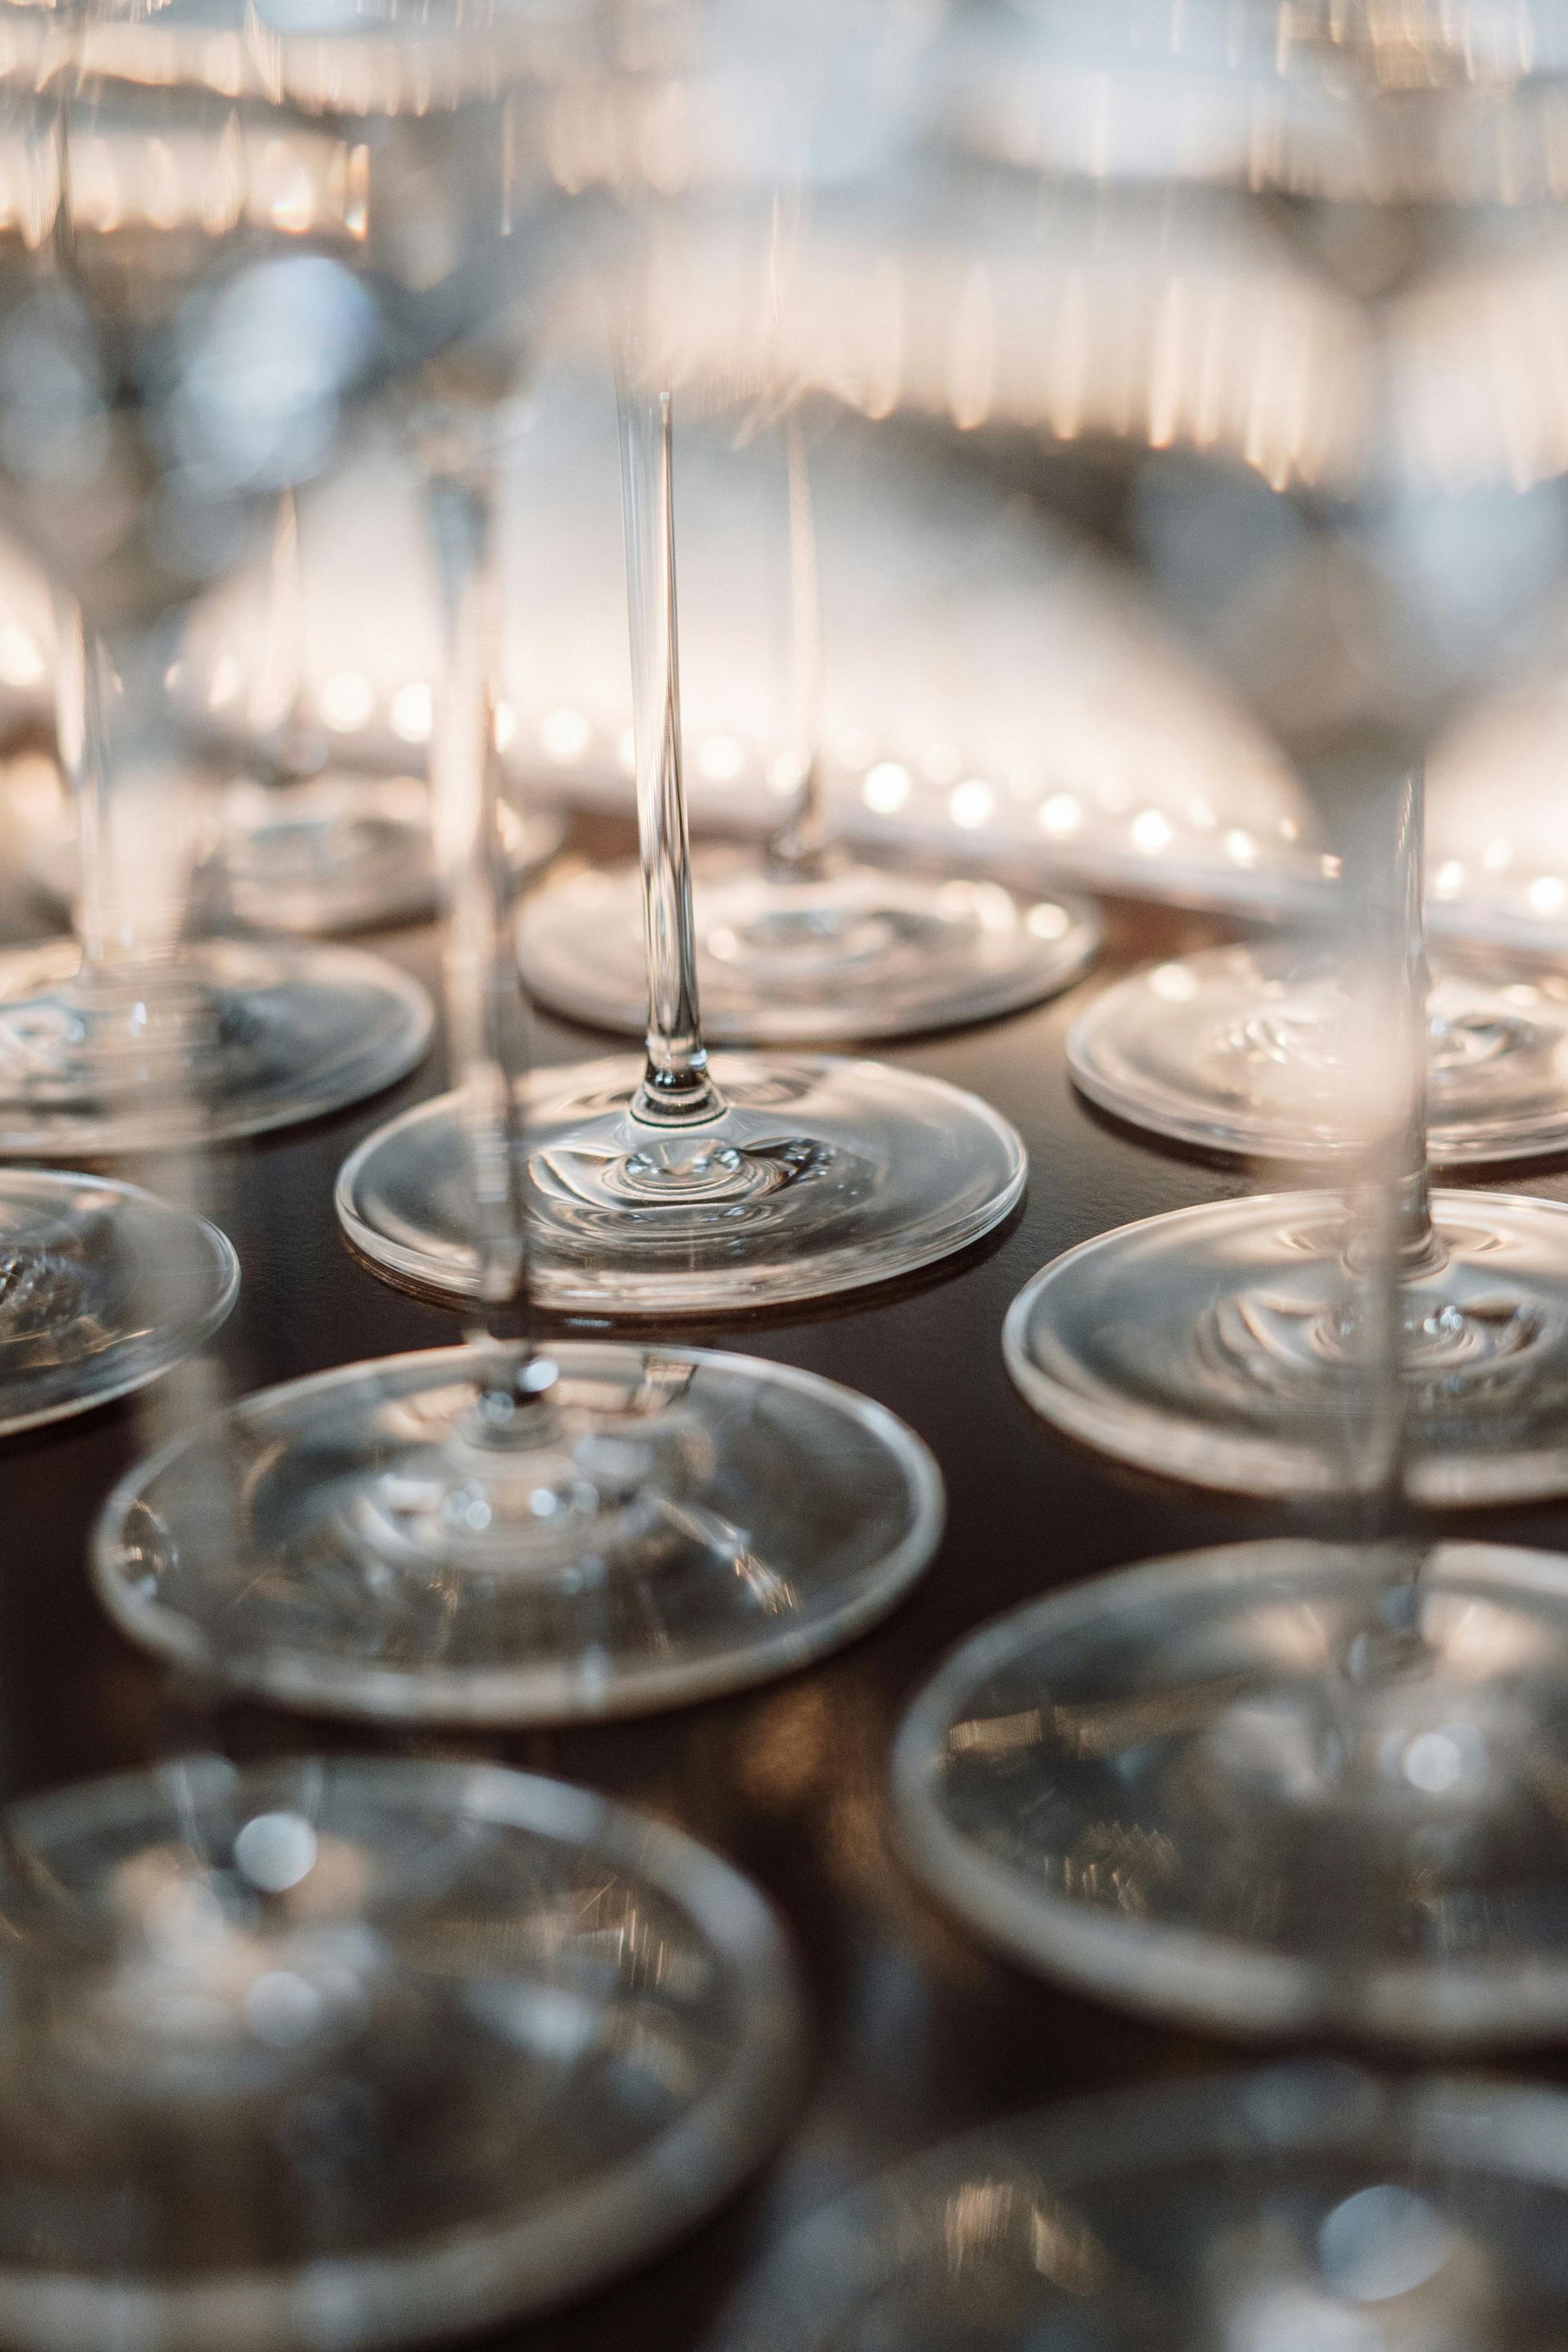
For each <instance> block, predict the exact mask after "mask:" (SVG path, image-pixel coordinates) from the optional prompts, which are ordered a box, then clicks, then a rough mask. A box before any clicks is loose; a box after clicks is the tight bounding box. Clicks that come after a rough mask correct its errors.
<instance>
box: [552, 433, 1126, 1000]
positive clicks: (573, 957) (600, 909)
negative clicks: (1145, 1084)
mask: <svg viewBox="0 0 1568 2352" xmlns="http://www.w3.org/2000/svg"><path fill="white" fill-rule="evenodd" d="M782 431H783V438H784V452H785V463H786V467H787V475H788V517H789V525H788V531H789V559H788V560H789V583H790V597H789V603H790V615H791V628H790V646H791V655H790V660H791V692H790V704H791V709H790V713H789V724H788V736H787V740H786V741H785V742H784V746H783V748H782V749H781V751H779V752H777V753H776V754H775V757H774V760H773V775H772V776H771V777H770V781H771V782H775V781H782V782H783V783H784V786H785V787H786V789H787V790H788V793H789V800H788V804H787V806H786V808H785V812H784V815H783V816H782V817H781V818H780V820H779V821H778V823H777V824H776V825H775V826H774V827H773V830H772V831H771V833H770V835H769V836H768V839H767V841H766V843H765V845H763V848H762V849H761V851H755V850H742V849H730V850H723V849H715V850H710V851H708V852H706V853H701V852H700V853H699V854H698V856H696V858H695V859H694V861H693V873H692V925H693V944H694V951H695V958H696V975H697V982H698V986H699V988H700V993H701V1000H702V1019H703V1026H704V1028H705V1030H706V1032H707V1034H709V1035H710V1037H714V1038H718V1039H720V1040H721V1041H723V1042H725V1043H728V1044H742V1045H754V1044H759V1043H763V1042H766V1041H768V1040H771V1039H775V1038H780V1039H782V1038H789V1039H816V1040H819V1041H832V1040H836V1039H847V1038H870V1037H893V1036H899V1035H903V1034H911V1033H916V1032H919V1031H921V1030H928V1029H940V1028H944V1027H948V1026H952V1025H954V1024H959V1023H962V1022H966V1021H978V1020H984V1019H986V1018H988V1017H991V1016H994V1015H995V1014H998V1013H1009V1012H1014V1011H1016V1010H1017V1009H1018V1008H1019V1007H1020V1006H1021V1005H1025V1004H1029V1003H1034V1002H1035V1001H1036V1000H1037V999H1038V998H1040V997H1042V996H1048V995H1050V994H1052V993H1054V992H1056V991H1057V990H1058V989H1062V988H1065V987H1067V986H1068V984H1069V983H1070V982H1072V981H1074V980H1076V979H1077V978H1078V977H1079V973H1080V972H1081V971H1083V969H1084V967H1085V965H1086V964H1087V963H1088V961H1089V959H1090V957H1091V956H1092V955H1093V953H1094V950H1095V949H1096V947H1097V945H1098V944H1099V938H1100V929H1099V924H1098V921H1097V919H1096V918H1095V916H1094V914H1093V912H1092V910H1091V909H1090V908H1089V907H1088V906H1086V905H1085V904H1084V903H1083V902H1082V901H1081V900H1078V899H1061V898H1051V897H1047V898H1040V897H1039V896H1038V895H1037V894H1034V895H1028V894H1023V893H1018V892H1014V891H1009V890H1006V889H1005V888H1004V887H1002V886H1000V885H993V886H991V887H988V888H987V889H986V890H985V891H984V892H970V893H965V891H964V890H963V887H962V886H961V887H958V888H954V887H953V883H952V877H951V876H948V875H944V874H941V873H935V874H933V873H931V872H930V871H922V870H921V869H920V868H919V867H917V866H908V867H906V868H905V869H904V870H902V871H900V870H899V869H898V868H896V867H893V866H888V865H885V864H884V865H878V864H875V863H873V862H872V861H870V860H869V859H868V858H866V857H864V856H858V855H856V854H853V853H852V852H850V851H849V850H847V848H846V847H845V846H844V845H842V844H841V843H839V842H837V840H836V839H835V838H834V835H833V831H832V826H831V822H830V816H829V812H828V809H827V806H826V789H825V779H824V772H823V761H822V750H821V738H822V615H821V609H820V605H821V600H820V593H819V589H818V558H817V549H816V531H815V529H814V525H813V520H812V492H811V484H810V477H809V460H808V457H807V450H806V439H805V429H804V426H803V424H802V420H801V416H800V413H799V409H798V406H795V405H791V406H790V407H789V408H788V409H787V411H786V414H785V416H784V422H783V427H782ZM592 890H593V907H594V917H595V919H594V923H593V925H592V926H588V925H585V924H584V920H583V900H584V896H585V894H584V893H582V892H578V891H574V889H573V888H572V887H570V886H568V887H564V888H562V889H559V890H547V891H542V892H541V893H539V894H538V895H537V896H536V897H535V898H534V899H533V900H532V901H531V903H530V905H529V906H528V907H527V908H525V909H524V912H523V915H522V918H521V924H520V927H519V944H520V951H521V956H522V963H523V973H524V977H525V978H526V980H527V982H528V983H529V986H530V988H531V991H532V992H533V993H534V994H535V995H536V996H537V997H539V998H541V999H542V1000H543V1002H545V1003H549V1004H552V1005H553V1006H555V1007H556V1008H557V1009H558V1010H560V1011H562V1012H563V1013H570V1014H572V1015H574V1017H575V1018H577V1019H579V1020H584V1021H589V1022H592V1023H594V1024H596V1025H598V1026H600V1027H604V1028H611V1029H622V1030H632V1031H637V1030H640V1029H641V1028H642V1027H643V1025H644V1023H645V1019H646V1014H647V979H646V971H645V969H644V966H643V963H642V961H641V959H640V958H639V957H638V956H637V953H636V948H637V932H638V926H637V910H638V902H639V900H640V898H641V892H642V877H641V875H640V873H639V872H638V871H637V868H635V867H626V866H617V867H616V868H614V869H612V870H611V871H609V872H606V873H600V874H596V875H595V877H593V882H592Z"/></svg>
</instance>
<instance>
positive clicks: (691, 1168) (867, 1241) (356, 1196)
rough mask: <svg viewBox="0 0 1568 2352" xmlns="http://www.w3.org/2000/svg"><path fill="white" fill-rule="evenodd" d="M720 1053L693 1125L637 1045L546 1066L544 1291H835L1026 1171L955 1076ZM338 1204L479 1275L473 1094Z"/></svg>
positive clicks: (378, 1163)
mask: <svg viewBox="0 0 1568 2352" xmlns="http://www.w3.org/2000/svg"><path fill="white" fill-rule="evenodd" d="M642 1074H643V1066H642V1063H641V1061H640V1059H639V1060H635V1061H634V1060H631V1059H629V1058H628V1059H624V1060H616V1061H608V1062H591V1063H587V1064H577V1065H574V1066H571V1067H569V1068H565V1069H548V1070H542V1071H540V1072H538V1073H537V1074H536V1076H534V1077H532V1078H531V1080H530V1081H529V1083H528V1087H527V1090H526V1095H525V1103H526V1109H525V1114H524V1115H525V1118H526V1120H527V1127H528V1136H529V1144H530V1153H529V1183H528V1212H529V1252H530V1260H529V1262H530V1266H531V1276H532V1283H533V1289H534V1294H535V1296H536V1297H537V1298H538V1299H539V1301H540V1303H541V1305H542V1306H543V1307H548V1308H550V1309H552V1310H553V1311H557V1312H559V1311H571V1310H575V1309H584V1310H586V1311H588V1312H590V1313H598V1314H611V1315H614V1314H621V1315H649V1316H654V1315H657V1316H659V1317H670V1316H679V1315H712V1314H722V1313H726V1312H729V1311H731V1310H733V1309H737V1308H742V1307H768V1306H775V1305H779V1304H781V1303H783V1302H785V1301H788V1300H792V1299H800V1298H821V1297H827V1296H828V1295H830V1294H831V1293H833V1292H835V1291H841V1290H852V1289H857V1288H858V1287H859V1286H861V1285H862V1284H865V1283H870V1282H883V1281H886V1280H887V1279H888V1278H889V1276H893V1275H898V1274H909V1273H911V1272H913V1271H914V1269H915V1268H916V1267H918V1266H923V1265H931V1264H932V1263H933V1262H934V1261H935V1260H936V1259H938V1258H942V1257H946V1256H948V1255H950V1254H951V1253H952V1251H954V1250H959V1249H963V1247H964V1246H965V1245H966V1244H969V1243H971V1242H974V1241H978V1240H979V1239H980V1237H981V1235H982V1234H987V1233H989V1232H990V1231H991V1229H992V1227H993V1226H994V1225H996V1224H999V1223H1001V1221H1002V1219H1003V1218H1004V1217H1005V1215H1006V1213H1007V1212H1008V1210H1009V1209H1010V1208H1011V1207H1012V1206H1013V1203H1014V1202H1016V1200H1017V1198H1018V1196H1019V1194H1020V1192H1022V1191H1023V1189H1024V1170H1025V1155H1024V1147H1023V1144H1022V1143H1021V1142H1020V1140H1019V1139H1018V1136H1017V1134H1016V1131H1015V1130H1014V1129H1013V1128H1011V1127H1010V1126H1009V1125H1008V1123H1007V1121H1006V1120H1005V1119H1004V1118H1000V1117H998V1115H997V1113H996V1112H995V1111H994V1110H992V1109H991V1108H990V1107H989V1106H988V1105H987V1104H985V1103H983V1102H981V1101H980V1100H979V1099H978V1098H977V1097H975V1096H973V1095H967V1094H961V1093H960V1092H959V1090H958V1088H957V1087H949V1086H944V1085H942V1083H941V1081H940V1080H938V1079H935V1078H926V1077H921V1076H917V1075H916V1074H915V1072H914V1071H912V1070H901V1069H892V1068H889V1067H887V1066H884V1065H883V1064H881V1063H879V1062H851V1061H839V1060H834V1059H827V1058H816V1057H812V1058H808V1057H806V1056H804V1055H803V1056H800V1057H792V1058H789V1059H785V1058H784V1056H782V1055H781V1056H777V1057H767V1058H764V1057H763V1056H761V1055H742V1054H721V1055H717V1056H716V1057H715V1059H714V1061H713V1063H712V1074H713V1077H714V1080H715V1083H716V1084H717V1086H718V1087H719V1088H720V1091H721V1093H722V1095H723V1096H724V1097H725V1101H726V1103H727V1105H728V1108H726V1109H725V1110H724V1111H723V1112H722V1113H721V1115H720V1116H719V1117H717V1118H712V1119H710V1120H707V1121H705V1122H692V1123H690V1124H689V1125H685V1126H676V1125H674V1124H672V1123H670V1122H669V1121H668V1120H666V1121H662V1122H656V1121H653V1120H649V1119H646V1118H640V1117H639V1116H638V1115H637V1109H636V1107H635V1106H636V1103H637V1093H638V1088H639V1087H640V1085H641V1081H642ZM337 1205H338V1215H339V1217H340V1219H341V1220H342V1225H343V1228H344V1231H345V1232H346V1233H347V1234H348V1235H349V1238H350V1240H351V1241H353V1243H354V1244H355V1246H356V1247H357V1248H359V1249H361V1250H363V1252H364V1254H365V1255H366V1256H367V1257H369V1258H371V1259H372V1260H374V1263H375V1264H376V1265H378V1266H382V1267H384V1269H385V1270H386V1271H387V1272H388V1273H389V1274H391V1275H393V1276H395V1277H397V1278H398V1279H400V1280H403V1281H405V1282H409V1283H412V1284H414V1285H416V1286H418V1287H421V1288H429V1289H434V1290H438V1291H445V1292H453V1293H457V1294H458V1295H459V1296H471V1295H472V1293H473V1292H474V1290H475V1288H476V1287H477V1284H478V1270H477V1261H476V1259H475V1256H474V1254H473V1251H472V1249H471V1247H470V1245H469V1241H468V1234H469V1231H470V1227H471V1213H470V1210H469V1205H468V1173H467V1158H466V1151H465V1145H464V1139H463V1133H462V1128H461V1124H460V1106H459V1102H458V1097H457V1096H456V1095H442V1096H439V1097H437V1099H436V1100H435V1101H433V1102H426V1103H421V1104H419V1105H418V1107H417V1108H416V1109H414V1110H412V1111H407V1112H405V1113H404V1114H403V1116H402V1117H401V1118H395V1119H393V1120H392V1121H390V1122H389V1124H388V1125H387V1126H385V1127H384V1128H381V1129H378V1130H377V1131H376V1133H375V1134H374V1135H372V1136H370V1137H369V1138H368V1139H367V1140H366V1141H365V1142H363V1144H361V1146H360V1148H359V1150H357V1151H355V1152H354V1153H353V1156H352V1157H351V1158H350V1159H349V1160H347V1161H346V1162H345V1163H344V1165H343V1168H342V1172H341V1174H340V1175H339V1178H338V1190H337ZM1564 1214H1565V1215H1568V1212H1564Z"/></svg>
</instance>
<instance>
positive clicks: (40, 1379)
mask: <svg viewBox="0 0 1568 2352" xmlns="http://www.w3.org/2000/svg"><path fill="white" fill-rule="evenodd" d="M238 1289H239V1264H238V1260H237V1258H236V1256H235V1254H234V1251H233V1249H232V1247H231V1246H230V1244H229V1243H228V1242H227V1241H226V1238H225V1236H224V1235H223V1234H221V1233H219V1231H218V1230H217V1228H216V1225H213V1224H209V1223H208V1222H207V1221H206V1219H205V1217H197V1216H195V1215H193V1214H192V1213H191V1212H190V1211H189V1210H186V1209H184V1208H177V1207H175V1206H174V1205H172V1204H171V1203H170V1202H164V1201H159V1200H154V1198H153V1195H152V1194H151V1193H150V1192H142V1190H141V1189H140V1188H139V1187H138V1186H136V1185H133V1184H122V1183H115V1182H112V1181H110V1179H109V1178H107V1177H104V1176H81V1175H75V1174H70V1173H68V1172H67V1171H64V1170H59V1169H54V1170H43V1169H17V1168H11V1169H5V1170H4V1171H0V1436H9V1435H11V1434H12V1433H14V1432H15V1431H16V1430H20V1429H35V1428H37V1426H38V1425H39V1423H43V1422H48V1421H59V1420H61V1419H63V1418H64V1417H65V1416H66V1415H67V1414H68V1413H74V1412H88V1411H89V1409H90V1408H91V1407H92V1406H93V1405H97V1404H104V1403H106V1402H108V1401H109V1399H110V1398H111V1397H118V1396H124V1395H126V1394H127V1393H128V1392H129V1391H132V1390H133V1389H139V1388H141V1387H142V1385H143V1384H144V1383H145V1382H146V1381H151V1380H155V1379H157V1378H158V1376H159V1375H160V1374H161V1373H163V1372H165V1371H167V1370H169V1368H170V1367H171V1366H172V1365H173V1364H174V1363H177V1362H178V1361H179V1360H180V1359H181V1358H182V1357H184V1356H186V1355H189V1354H191V1353H192V1352H193V1351H194V1350H195V1349H197V1348H200V1347H201V1346H202V1345H203V1344H204V1342H205V1340H207V1339H210V1338H211V1336H212V1334H213V1333H214V1332H215V1331H216V1330H217V1328H219V1326H220V1325H221V1324H222V1323H223V1321H224V1319H225V1318H226V1316H227V1314H228V1311H229V1309H230V1307H232V1306H233V1305H234V1302H235V1298H236V1297H237V1293H238Z"/></svg>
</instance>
